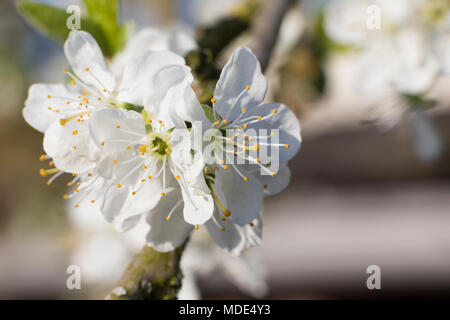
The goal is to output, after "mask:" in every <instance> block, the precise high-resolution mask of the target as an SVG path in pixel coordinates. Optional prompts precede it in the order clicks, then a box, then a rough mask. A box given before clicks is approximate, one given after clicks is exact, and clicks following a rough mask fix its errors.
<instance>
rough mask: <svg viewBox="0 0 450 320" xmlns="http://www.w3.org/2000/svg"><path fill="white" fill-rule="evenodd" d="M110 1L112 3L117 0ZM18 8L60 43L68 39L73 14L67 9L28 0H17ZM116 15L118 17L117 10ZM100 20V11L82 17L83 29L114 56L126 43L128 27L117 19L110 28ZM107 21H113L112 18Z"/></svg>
mask: <svg viewBox="0 0 450 320" xmlns="http://www.w3.org/2000/svg"><path fill="white" fill-rule="evenodd" d="M86 1H88V0H86ZM108 2H111V3H112V2H115V1H108ZM17 9H18V11H19V12H20V13H21V14H22V16H23V17H24V18H25V20H27V21H28V22H29V23H30V24H31V25H32V26H34V27H35V28H36V29H38V30H39V31H40V32H42V33H44V34H45V35H47V36H48V37H50V38H51V39H53V40H55V41H57V42H59V43H64V41H65V40H66V39H67V36H68V35H69V32H70V31H71V30H70V29H69V28H68V27H67V19H68V18H69V17H70V15H71V14H68V13H67V12H66V11H65V10H63V9H60V8H55V7H52V6H49V5H46V4H42V3H37V2H33V1H26V0H19V1H17ZM108 10H111V9H108ZM116 10H117V4H116ZM114 17H116V18H117V12H116V13H115V16H114ZM98 21H100V19H99V17H98V13H95V19H94V18H92V17H82V18H81V30H84V31H87V32H89V33H90V34H91V35H92V36H93V37H94V38H95V40H96V41H97V43H98V44H99V46H100V48H101V49H102V51H103V54H104V55H105V56H106V57H112V56H114V54H116V53H117V52H118V51H119V50H120V49H121V48H122V46H123V44H124V43H125V38H126V28H125V27H124V26H118V25H117V21H115V22H114V27H112V28H111V27H109V29H108V28H107V27H106V23H103V24H100V23H99V22H98ZM107 23H108V24H109V23H112V22H111V19H110V20H108V22H107ZM111 30H115V31H117V34H116V35H115V37H113V36H112V31H111Z"/></svg>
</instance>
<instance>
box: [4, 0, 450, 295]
mask: <svg viewBox="0 0 450 320" xmlns="http://www.w3.org/2000/svg"><path fill="white" fill-rule="evenodd" d="M41 2H43V3H47V4H52V5H55V6H58V7H60V8H63V9H64V8H66V7H67V6H68V5H70V4H79V2H78V1H75V0H73V1H70V0H67V1H66V0H65V1H56V0H55V1H41ZM406 2H408V1H401V0H393V1H388V2H387V1H381V0H380V1H366V0H357V1H355V0H344V1H342V0H329V1H314V0H310V1H302V2H300V1H292V2H291V4H290V6H289V9H288V10H287V12H286V14H285V15H284V16H283V20H282V24H281V28H280V32H279V36H278V39H277V41H276V44H275V48H274V50H273V54H272V58H271V59H270V63H269V65H268V68H267V70H266V75H267V76H268V79H269V86H270V92H269V97H268V100H271V101H279V102H282V103H285V104H286V105H287V106H289V107H290V108H291V109H292V110H294V112H295V113H296V115H297V116H298V118H299V119H300V122H301V125H302V138H303V146H302V149H301V150H300V152H299V154H298V155H297V156H296V157H295V158H294V159H293V160H291V162H290V168H291V170H292V179H291V183H290V185H289V187H288V189H287V190H286V191H284V192H283V193H281V194H279V195H277V196H274V197H272V198H268V199H266V200H265V203H264V211H263V215H264V224H265V228H264V238H263V243H262V246H261V247H260V248H255V249H252V250H250V251H249V254H248V255H247V256H245V257H244V258H242V259H235V258H230V257H228V256H227V255H226V254H224V253H222V252H220V251H219V250H217V249H215V248H214V247H213V246H211V245H210V243H209V241H208V240H207V239H205V238H203V236H202V234H201V233H199V235H198V236H196V237H198V239H194V240H193V241H192V242H193V244H192V246H191V247H190V248H189V250H188V251H189V253H186V258H184V261H183V265H184V268H185V269H184V270H185V274H186V275H187V277H186V279H187V280H186V281H185V283H184V284H183V285H184V287H183V295H184V297H188V298H199V297H203V298H219V299H221V298H252V297H256V298H258V297H259V298H272V299H335V298H374V299H377V298H400V297H421V298H436V297H439V298H442V297H444V298H448V297H450V180H449V177H450V154H449V151H448V150H449V149H448V147H449V145H450V90H449V88H450V76H449V75H448V74H449V70H450V45H449V44H445V43H444V42H443V41H444V40H445V39H447V40H448V38H449V37H450V35H449V30H450V14H449V12H450V8H449V6H450V5H449V4H448V2H447V1H440V0H428V1H420V0H418V1H417V8H418V9H417V10H416V11H414V10H412V9H411V7H414V5H411V4H410V3H409V2H408V4H410V5H409V6H408V5H407V6H404V4H405V3H406ZM267 3H270V1H258V0H256V1H242V0H241V1H240V0H221V1H214V0H171V1H167V0H147V1H138V0H126V1H121V12H120V18H121V20H122V21H123V22H132V24H133V28H134V29H135V30H139V29H141V28H144V27H156V28H161V29H164V30H170V29H171V28H183V30H185V31H186V32H191V33H192V35H193V36H196V37H198V36H199V32H201V31H202V30H203V31H205V30H209V29H208V28H212V27H214V26H216V25H218V24H220V23H221V21H224V19H229V18H230V17H234V18H236V17H237V18H239V19H242V20H241V22H242V21H244V22H245V23H244V24H243V27H242V32H241V33H240V34H239V36H238V37H236V39H234V40H233V42H232V43H231V44H230V45H228V46H227V48H226V49H225V50H223V52H222V53H221V55H220V56H218V57H217V63H218V64H219V65H220V64H221V63H223V62H224V61H226V58H227V57H228V56H229V53H230V52H231V50H232V48H233V47H234V46H236V45H238V44H239V45H246V44H247V43H248V42H249V41H250V40H251V38H252V32H254V28H252V26H254V25H255V24H256V21H258V18H259V17H261V16H262V14H263V12H264V6H265V5H267ZM387 3H391V5H387ZM392 4H394V5H392ZM373 5H375V6H376V7H378V8H379V9H380V10H381V11H380V12H379V13H380V17H381V23H380V25H379V26H378V25H377V21H376V17H377V11H376V8H375V11H373V10H369V11H367V8H368V7H370V6H373ZM407 8H409V9H407ZM372 9H373V7H372ZM407 10H409V11H408V12H407ZM427 10H428V11H427ZM368 19H369V20H368ZM371 19H375V20H371ZM421 19H422V20H421ZM368 21H369V22H368ZM411 21H414V25H411ZM417 21H423V23H420V24H418V22H417ZM236 23H237V22H236ZM377 26H378V27H379V28H377ZM392 30H396V31H392ZM399 30H400V31H403V30H405V31H406V30H408V31H410V30H413V31H411V32H414V34H413V35H411V34H409V36H408V37H407V38H406V39H407V40H406V42H405V41H403V40H404V39H403V40H401V41H400V39H398V38H397V35H399V34H400V33H401V32H400V31H399ZM417 37H419V38H420V39H419V40H420V41H419V40H418V41H416V38H417ZM435 39H437V40H435ZM402 45H404V47H402ZM430 48H432V49H430ZM447 53H448V54H447ZM411 54H413V55H414V56H413V57H411ZM445 57H447V60H445ZM430 61H431V62H430ZM66 66H67V63H66V60H65V57H64V54H63V51H62V48H61V46H60V45H59V44H57V43H55V42H52V40H50V39H48V38H47V37H46V36H44V35H43V34H41V33H39V32H38V31H36V30H35V29H33V28H32V27H31V26H30V25H29V24H27V23H26V21H25V19H24V18H23V17H21V15H20V14H19V13H18V12H17V9H16V6H15V1H13V0H6V1H1V2H0V83H1V84H0V97H1V105H0V143H1V145H2V146H3V147H2V150H1V157H0V167H1V171H0V172H1V174H0V298H2V299H12V298H26V299H27V298H44V299H47V298H49V299H85V298H100V299H101V298H103V297H104V296H105V294H106V293H107V292H108V291H110V290H111V288H113V286H114V283H115V282H116V281H117V280H118V278H119V277H120V274H121V272H122V271H123V270H124V269H125V267H126V265H127V264H128V262H129V259H130V257H131V256H132V255H133V253H134V252H135V251H136V250H138V248H139V245H140V242H139V241H138V240H136V238H138V232H136V234H134V235H121V234H116V233H115V232H114V231H112V230H111V229H110V226H109V225H107V224H106V223H103V221H101V219H100V217H98V218H99V219H96V218H97V216H96V218H95V219H94V218H92V216H93V215H94V214H88V215H87V216H86V212H85V213H84V214H80V213H79V212H80V211H77V213H78V215H79V216H77V214H76V213H73V212H71V211H72V210H71V209H68V208H69V206H67V204H66V203H65V202H64V200H63V198H62V195H63V193H64V190H65V188H64V181H57V182H55V183H54V184H53V185H52V186H50V187H49V186H47V185H46V184H45V180H43V179H42V177H41V176H40V175H39V169H40V168H41V167H42V165H43V164H42V163H41V162H40V161H39V157H40V155H41V154H42V153H43V150H42V135H41V134H40V133H38V132H37V131H35V130H34V129H32V128H31V127H30V126H29V125H27V124H26V123H25V121H24V119H23V117H22V113H21V112H22V108H23V106H24V101H25V99H26V97H27V90H28V87H29V86H30V85H31V84H33V83H36V82H61V81H62V80H63V74H62V72H61V70H62V69H63V68H64V67H66ZM361 87H363V88H361ZM94 220H95V221H94ZM71 264H76V265H80V266H81V274H82V289H81V290H68V289H67V288H66V279H67V276H68V275H67V273H66V269H67V267H68V266H69V265H71ZM370 265H378V266H379V267H380V269H381V290H368V289H367V286H366V280H367V278H368V276H369V274H367V273H366V269H367V267H368V266H370Z"/></svg>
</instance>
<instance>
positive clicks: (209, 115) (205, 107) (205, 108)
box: [202, 104, 222, 123]
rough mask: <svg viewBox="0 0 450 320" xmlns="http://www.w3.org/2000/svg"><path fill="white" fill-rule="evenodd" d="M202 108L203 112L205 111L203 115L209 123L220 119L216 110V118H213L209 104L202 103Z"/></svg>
mask: <svg viewBox="0 0 450 320" xmlns="http://www.w3.org/2000/svg"><path fill="white" fill-rule="evenodd" d="M202 109H203V112H204V113H205V116H206V117H207V118H208V120H209V121H210V122H211V123H213V122H216V121H217V120H222V119H221V117H220V115H219V114H218V113H217V112H216V118H215V119H214V113H213V109H212V108H211V107H210V106H209V105H207V104H202Z"/></svg>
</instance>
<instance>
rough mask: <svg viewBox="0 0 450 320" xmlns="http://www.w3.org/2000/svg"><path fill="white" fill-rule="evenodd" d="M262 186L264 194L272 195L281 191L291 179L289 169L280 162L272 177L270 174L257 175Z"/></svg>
mask: <svg viewBox="0 0 450 320" xmlns="http://www.w3.org/2000/svg"><path fill="white" fill-rule="evenodd" d="M256 177H257V178H258V180H259V181H260V182H261V184H262V185H263V188H264V194H265V195H267V196H269V195H270V196H272V195H274V194H277V193H280V192H281V191H283V190H284V189H285V188H286V187H287V186H288V184H289V181H290V179H291V170H290V169H289V168H288V166H287V165H286V164H285V163H280V167H279V170H278V172H277V174H276V175H274V176H273V177H272V176H270V175H257V176H256Z"/></svg>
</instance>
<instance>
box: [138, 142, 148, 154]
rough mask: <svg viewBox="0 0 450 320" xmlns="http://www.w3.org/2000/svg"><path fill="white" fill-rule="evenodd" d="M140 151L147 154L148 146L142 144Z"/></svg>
mask: <svg viewBox="0 0 450 320" xmlns="http://www.w3.org/2000/svg"><path fill="white" fill-rule="evenodd" d="M138 150H139V152H140V153H145V151H146V150H147V145H146V144H141V145H140V146H139V147H138Z"/></svg>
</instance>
